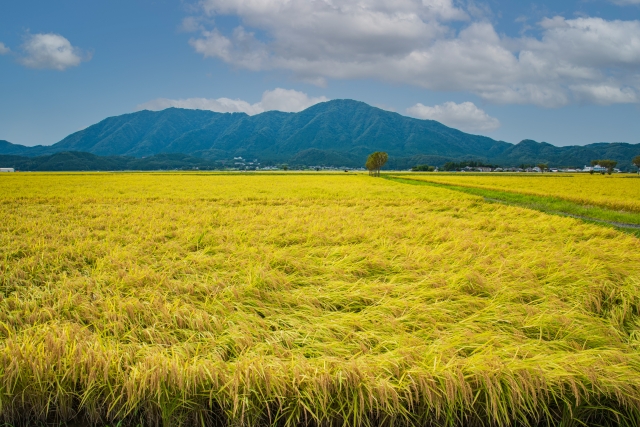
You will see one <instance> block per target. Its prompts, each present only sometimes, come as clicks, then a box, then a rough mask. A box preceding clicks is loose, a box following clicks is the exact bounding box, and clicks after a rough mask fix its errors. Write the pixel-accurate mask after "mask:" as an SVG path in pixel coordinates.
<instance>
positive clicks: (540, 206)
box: [384, 176, 640, 234]
mask: <svg viewBox="0 0 640 427" xmlns="http://www.w3.org/2000/svg"><path fill="white" fill-rule="evenodd" d="M384 178H385V179H388V180H391V181H395V182H400V183H404V184H409V185H428V186H433V187H440V188H447V189H449V190H453V191H459V192H462V193H467V194H474V195H478V196H481V197H482V198H483V200H484V201H486V202H490V203H500V204H503V205H508V206H517V207H522V208H526V209H533V210H537V211H540V212H544V213H547V214H551V215H559V216H566V217H571V218H575V219H579V220H582V221H585V222H589V223H595V224H601V225H608V226H612V227H615V228H618V229H622V230H621V231H626V232H629V231H630V232H631V233H632V234H638V231H636V230H640V224H633V223H629V222H622V221H611V220H606V219H603V218H595V217H592V216H587V215H578V214H575V213H571V212H566V211H562V210H554V209H549V207H548V203H547V204H545V202H546V201H547V200H550V199H551V200H552V199H553V198H551V197H549V198H547V197H543V196H532V195H527V198H528V199H531V200H535V201H537V202H538V203H535V202H534V203H527V202H518V201H514V200H507V198H506V197H505V198H499V197H495V196H496V194H498V195H499V194H501V193H502V194H503V195H504V196H513V195H518V196H521V195H522V194H521V193H517V192H508V191H498V190H494V189H491V190H488V189H484V188H480V187H466V186H456V185H452V184H445V183H440V182H433V181H426V180H417V179H411V178H405V177H398V176H384ZM487 193H489V194H491V196H493V197H490V196H487V195H486V194H487ZM565 203H571V204H574V205H577V206H581V207H585V206H584V205H580V204H578V203H575V202H570V201H565Z"/></svg>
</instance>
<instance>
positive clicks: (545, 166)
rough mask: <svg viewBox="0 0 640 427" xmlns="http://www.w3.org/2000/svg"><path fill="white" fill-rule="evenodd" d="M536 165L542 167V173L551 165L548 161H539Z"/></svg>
mask: <svg viewBox="0 0 640 427" xmlns="http://www.w3.org/2000/svg"><path fill="white" fill-rule="evenodd" d="M536 166H538V168H540V172H542V173H544V171H545V170H546V169H547V168H548V167H549V165H548V164H546V163H538V164H537V165H536Z"/></svg>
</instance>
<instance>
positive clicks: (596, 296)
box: [0, 174, 640, 427]
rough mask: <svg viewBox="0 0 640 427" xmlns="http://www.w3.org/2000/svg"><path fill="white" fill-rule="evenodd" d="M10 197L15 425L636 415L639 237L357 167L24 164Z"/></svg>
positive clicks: (9, 324)
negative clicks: (42, 167) (329, 170)
mask: <svg viewBox="0 0 640 427" xmlns="http://www.w3.org/2000/svg"><path fill="white" fill-rule="evenodd" d="M0 200H1V201H2V203H1V204H0V217H1V218H2V222H1V223H0V371H1V372H2V375H1V376H0V390H1V393H0V418H2V420H3V421H4V422H7V423H10V424H18V423H23V424H26V423H36V422H45V421H49V422H66V421H70V420H82V421H83V422H85V423H89V424H95V425H104V424H115V423H117V422H124V423H127V422H131V423H144V424H148V425H157V424H159V423H164V425H179V424H185V425H187V424H188V425H194V424H196V423H197V424H199V425H200V424H205V425H206V424H216V423H217V424H225V425H286V426H294V425H301V424H318V425H319V424H322V425H338V424H339V425H347V426H353V427H355V426H361V425H380V424H391V423H392V422H394V423H397V424H400V425H434V426H463V425H464V426H467V425H558V424H559V423H564V424H563V425H573V424H572V423H575V422H577V421H580V422H584V423H586V424H589V425H593V424H595V423H600V424H603V425H623V424H625V423H626V424H627V425H637V423H638V422H640V353H639V352H638V348H639V345H640V317H639V316H640V240H638V238H636V237H634V236H631V235H627V234H623V233H620V232H618V231H616V230H613V229H609V228H604V227H599V226H596V225H593V224H587V223H583V222H581V221H577V220H574V219H572V218H565V217H559V216H552V215H547V214H545V213H542V212H537V211H534V210H529V209H522V208H518V207H513V206H504V205H500V204H490V203H485V202H483V200H482V198H481V197H478V196H474V195H469V194H463V193H460V192H455V191H450V190H447V189H444V188H436V187H427V186H416V185H406V184H401V183H396V182H392V181H389V180H384V179H375V178H370V177H367V176H363V175H347V174H345V175H319V176H311V175H309V174H306V175H304V174H300V175H293V174H292V175H259V174H256V175H252V176H247V175H230V174H227V175H222V174H219V175H216V174H15V175H10V176H2V177H0Z"/></svg>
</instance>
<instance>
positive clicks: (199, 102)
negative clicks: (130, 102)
mask: <svg viewBox="0 0 640 427" xmlns="http://www.w3.org/2000/svg"><path fill="white" fill-rule="evenodd" d="M324 101H328V99H327V98H325V97H324V96H320V97H309V96H308V95H307V94H306V93H303V92H298V91H296V90H292V89H282V88H276V89H274V90H267V91H265V92H264V93H263V94H262V100H261V101H260V102H256V103H255V104H250V103H248V102H247V101H243V100H241V99H229V98H218V99H208V98H187V99H167V98H158V99H154V100H152V101H149V102H146V103H144V104H141V105H138V110H153V111H158V110H164V109H165V108H170V107H176V108H187V109H192V110H211V111H215V112H217V113H247V114H248V115H250V116H252V115H254V114H260V113H263V112H265V111H271V110H278V111H284V112H290V113H295V112H298V111H302V110H304V109H306V108H309V107H311V106H312V105H314V104H317V103H319V102H324Z"/></svg>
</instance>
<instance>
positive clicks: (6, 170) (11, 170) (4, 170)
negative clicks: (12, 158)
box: [0, 168, 15, 172]
mask: <svg viewBox="0 0 640 427" xmlns="http://www.w3.org/2000/svg"><path fill="white" fill-rule="evenodd" d="M0 172H15V169H14V168H0Z"/></svg>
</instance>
